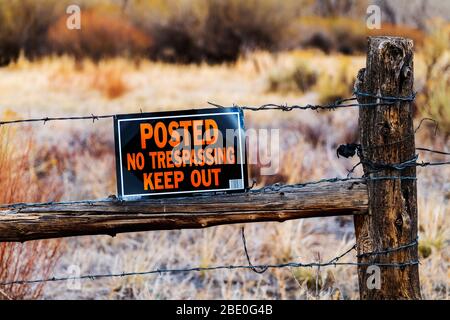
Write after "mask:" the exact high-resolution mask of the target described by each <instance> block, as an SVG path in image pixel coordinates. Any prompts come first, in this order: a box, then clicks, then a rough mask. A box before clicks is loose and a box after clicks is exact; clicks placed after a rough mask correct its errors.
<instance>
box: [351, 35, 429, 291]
mask: <svg viewBox="0 0 450 320" xmlns="http://www.w3.org/2000/svg"><path fill="white" fill-rule="evenodd" d="M413 82H414V75H413V42H412V41H411V40H408V39H404V38H397V37H373V38H369V49H368V54H367V65H366V68H365V69H362V70H361V71H360V72H359V74H358V79H357V82H356V84H355V87H356V89H357V90H358V91H360V92H365V93H370V94H375V95H382V96H394V97H406V96H411V95H412V94H413ZM358 102H359V103H373V102H377V101H376V99H374V98H370V97H361V96H360V97H359V98H358ZM359 132H360V142H361V146H362V158H363V159H364V160H365V161H368V162H370V163H377V164H380V163H381V164H396V163H402V162H404V161H407V160H410V159H411V158H413V157H414V155H415V144H414V128H413V115H412V103H411V102H409V101H405V102H397V103H396V104H394V105H392V104H391V105H381V106H376V107H360V110H359ZM371 171H373V168H371V166H370V165H367V163H366V165H364V172H365V174H368V175H370V176H372V177H376V176H408V177H415V176H416V169H415V167H411V168H407V169H405V170H401V171H400V170H393V169H383V170H381V171H378V172H376V173H372V174H371V173H370V172H371ZM368 195H369V215H367V216H364V217H355V233H356V238H357V245H358V253H359V254H361V253H366V252H370V251H380V250H384V249H386V248H394V247H398V246H401V245H405V244H408V243H410V242H411V241H413V240H414V239H415V238H416V237H417V187H416V181H415V180H400V179H395V180H369V181H368ZM417 249H418V248H417V246H416V247H412V248H409V249H407V250H401V251H398V252H393V253H390V254H386V255H378V256H371V257H364V258H360V259H359V262H363V263H394V262H409V261H415V260H417V259H418V250H417ZM366 269H367V267H365V266H360V267H359V268H358V276H359V285H360V295H361V298H362V299H420V297H421V296H420V286H419V273H418V266H417V265H414V266H408V267H405V268H381V289H380V290H370V289H368V287H367V280H368V277H369V276H370V275H371V274H367V273H366Z"/></svg>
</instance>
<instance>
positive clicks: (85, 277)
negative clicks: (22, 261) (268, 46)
mask: <svg viewBox="0 0 450 320" xmlns="http://www.w3.org/2000/svg"><path fill="white" fill-rule="evenodd" d="M241 230H243V229H241ZM241 232H242V240H243V245H244V251H245V254H246V258H247V262H248V265H216V266H211V267H185V268H173V269H171V268H163V269H152V270H148V271H132V272H121V273H100V274H86V275H80V276H61V277H56V276H55V277H50V278H41V279H31V280H13V281H5V282H0V287H4V286H12V285H25V284H37V283H46V282H62V281H72V280H98V279H102V278H117V277H121V278H123V277H131V276H144V275H153V274H159V275H163V274H173V273H189V272H204V271H214V270H252V271H254V272H257V273H264V272H266V271H267V270H269V269H281V268H313V267H317V268H321V267H330V266H334V267H336V266H371V265H376V266H379V267H387V268H405V267H408V266H414V265H418V264H419V263H420V261H419V260H411V261H406V262H393V263H378V262H372V263H368V262H339V260H340V259H342V258H343V257H345V256H347V255H348V254H349V253H350V252H352V251H353V250H356V249H357V246H356V244H354V245H353V246H352V247H351V248H349V249H347V250H346V251H344V252H343V253H341V254H339V255H338V256H336V257H335V258H333V259H331V260H329V261H328V262H324V263H321V262H310V263H301V262H286V263H279V264H261V265H253V264H252V263H251V260H250V256H249V254H248V250H247V245H246V242H245V234H244V231H241ZM413 242H414V243H416V242H417V239H415V240H414V241H413ZM414 245H416V244H414ZM411 246H412V244H406V245H403V246H399V247H396V248H390V249H388V250H390V252H394V251H399V250H405V249H407V248H410V247H411ZM365 254H370V255H381V254H386V252H385V251H380V252H369V253H365Z"/></svg>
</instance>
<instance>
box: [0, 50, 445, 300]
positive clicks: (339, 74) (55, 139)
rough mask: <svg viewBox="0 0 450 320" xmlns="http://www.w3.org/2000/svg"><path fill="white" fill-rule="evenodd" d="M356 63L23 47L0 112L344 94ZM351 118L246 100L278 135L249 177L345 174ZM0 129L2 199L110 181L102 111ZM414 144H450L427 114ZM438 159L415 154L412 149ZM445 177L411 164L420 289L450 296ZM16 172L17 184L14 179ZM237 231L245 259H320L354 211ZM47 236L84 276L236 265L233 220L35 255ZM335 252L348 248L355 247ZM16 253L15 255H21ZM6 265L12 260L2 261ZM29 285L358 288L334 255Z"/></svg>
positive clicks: (419, 64)
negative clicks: (222, 267)
mask: <svg viewBox="0 0 450 320" xmlns="http://www.w3.org/2000/svg"><path fill="white" fill-rule="evenodd" d="M364 65H365V57H363V56H341V55H337V54H336V55H324V54H322V53H320V52H318V51H294V52H286V53H279V54H271V53H267V52H256V53H253V54H249V55H247V56H243V57H241V58H240V59H239V60H238V61H237V62H236V63H233V64H220V65H214V66H211V65H207V64H198V65H197V64H192V65H176V64H165V63H158V62H149V61H147V60H143V61H136V62H132V61H129V60H126V59H121V58H117V59H111V60H102V61H100V62H99V63H98V64H95V63H93V62H90V61H89V60H84V61H82V62H75V60H73V59H72V58H69V57H64V56H63V57H59V58H55V57H47V58H43V59H40V60H37V61H34V62H30V61H28V60H27V59H25V58H21V59H19V61H18V62H17V63H14V64H11V65H9V66H8V67H4V68H1V69H0V118H1V119H16V118H29V117H42V116H68V115H90V114H92V113H93V114H96V115H99V114H114V113H134V112H140V111H141V110H142V111H144V112H152V111H160V110H175V109H189V108H205V107H208V104H207V101H212V102H215V103H218V104H221V105H232V104H238V105H259V104H263V103H269V102H273V103H288V104H306V103H323V102H325V101H329V100H330V99H333V98H334V97H340V96H349V95H350V94H351V86H352V82H353V78H354V76H355V75H356V73H357V71H358V70H359V68H361V67H363V66H364ZM415 66H416V70H415V72H416V86H420V85H423V83H422V82H423V80H421V79H422V78H423V74H424V72H425V71H424V70H425V69H426V66H425V62H424V59H423V57H422V56H421V55H420V54H417V55H416V64H415ZM291 70H294V71H295V70H299V72H300V73H299V74H300V76H302V75H305V74H308V73H311V72H312V73H314V76H312V78H314V77H316V78H317V79H316V81H312V82H314V83H311V84H310V85H309V84H308V82H307V81H306V80H307V79H308V78H306V80H305V81H306V82H305V81H303V80H302V82H301V83H302V84H304V83H306V84H305V86H306V87H305V88H304V90H303V91H304V92H302V91H301V90H298V88H294V89H293V86H294V87H295V86H296V85H297V86H298V81H297V82H295V81H296V80H295V79H296V78H295V75H293V73H292V71H291ZM292 78H293V79H294V80H292ZM303 78H305V77H303ZM303 78H301V79H303ZM292 81H294V82H295V83H294V84H293V83H292ZM418 108H420V105H419V106H418ZM357 118H358V114H357V109H351V110H339V111H334V112H320V113H318V112H315V111H292V112H282V111H264V112H255V113H252V112H249V111H247V112H246V113H245V121H246V127H247V128H278V129H280V133H281V136H280V158H281V159H282V160H281V165H282V168H281V169H280V172H279V173H278V174H277V175H276V176H268V177H261V176H259V174H258V170H257V168H255V169H254V170H251V173H252V177H251V178H255V179H257V182H258V184H257V186H256V187H261V186H262V185H264V184H267V183H273V182H283V183H295V182H306V181H309V180H316V179H320V178H331V177H335V176H345V175H346V174H347V170H349V169H350V168H351V167H352V166H353V165H354V164H355V163H356V161H357V160H356V159H342V158H340V159H338V158H337V157H336V151H335V150H336V148H337V146H338V145H339V144H342V143H350V142H355V139H357V120H358V119H357ZM418 120H420V118H417V119H416V123H415V124H416V125H417V124H418ZM437 120H439V119H437ZM0 129H1V136H0V143H1V149H2V150H3V151H2V154H4V155H5V154H7V155H8V156H3V158H2V159H3V160H1V159H0V168H1V169H2V170H1V171H2V173H0V174H1V175H2V181H3V182H0V188H3V190H2V192H3V193H5V195H3V196H2V197H3V198H2V199H1V200H2V202H16V201H45V200H54V199H61V200H78V199H94V198H104V197H107V196H108V195H110V194H115V193H116V190H115V162H114V161H115V160H114V140H113V139H114V137H113V130H112V121H111V120H100V121H97V122H95V123H92V121H70V122H64V121H63V122H49V123H46V124H45V125H44V124H42V123H39V124H33V125H16V126H8V128H6V126H4V127H2V128H0ZM416 145H417V146H421V147H428V148H431V149H437V150H447V151H448V150H449V144H448V135H446V134H443V133H442V130H441V131H440V133H438V134H437V135H434V128H433V127H430V126H427V125H424V126H423V127H422V128H421V129H420V130H419V131H418V132H417V136H416ZM5 158H7V159H5ZM21 159H22V160H21ZM23 159H25V160H23ZM444 159H446V158H444V157H443V156H439V155H434V156H431V155H430V154H426V153H420V160H424V161H428V160H435V161H442V160H444ZM21 161H22V162H23V163H22V162H21ZM360 173H361V171H358V172H357V173H355V175H358V174H360ZM449 176H450V168H449V167H448V166H445V167H437V168H433V169H430V168H423V169H422V168H418V178H419V180H418V194H419V197H418V204H419V217H420V218H419V227H420V248H419V251H420V256H421V265H420V280H421V286H422V292H423V296H424V298H427V299H448V297H449V282H450V270H449V262H450V252H449V249H448V245H449V242H450V219H449V211H450V210H449V208H450V206H449V198H450V184H449V181H448V177H449ZM8 179H9V180H8ZM18 180H20V181H22V182H21V183H19V184H17V181H18ZM6 181H12V182H9V184H8V183H7V182H6ZM23 181H24V182H23ZM13 182H14V183H16V184H17V186H16V187H17V189H16V192H17V194H16V195H7V194H6V193H7V192H6V190H7V189H10V188H11V183H13ZM245 229H246V236H247V243H248V249H249V253H250V255H251V257H252V259H253V263H255V264H256V263H261V264H265V263H280V262H286V261H290V260H299V261H302V262H310V261H319V260H320V261H326V260H328V259H330V258H332V257H334V256H336V255H337V254H338V253H340V252H343V251H345V250H346V249H348V248H349V247H351V246H352V245H353V243H354V241H355V239H354V234H353V221H352V218H351V217H348V218H337V217H330V218H321V219H305V220H299V221H289V222H284V223H257V224H249V225H246V226H245ZM55 243H58V245H59V249H58V252H59V253H60V254H61V257H60V259H59V260H58V261H57V263H56V265H55V266H51V268H50V273H51V274H52V275H67V273H68V269H69V268H70V266H71V265H75V266H78V267H79V268H80V271H81V273H82V274H86V273H108V272H113V273H114V272H118V273H120V272H123V271H144V270H149V269H156V268H163V267H167V268H171V267H173V268H176V267H184V266H204V267H205V266H212V265H217V264H246V259H245V255H244V251H243V246H242V241H241V238H240V226H239V225H233V226H221V227H213V228H208V229H204V230H179V231H161V232H142V233H132V234H121V235H117V236H116V237H114V238H111V237H109V236H87V237H77V238H68V239H63V240H55V241H53V242H50V243H46V244H45V245H43V247H42V248H41V249H40V251H38V252H34V254H35V255H45V254H46V253H48V252H50V251H51V250H50V249H51V248H54V246H55ZM32 245H33V243H25V244H16V245H14V246H13V249H14V250H22V251H21V252H25V253H26V252H27V250H38V249H39V248H38V249H36V247H35V248H34V249H27V247H31V246H32ZM46 246H47V247H46ZM46 248H48V249H46ZM28 254H29V252H28ZM345 259H346V260H344V261H355V260H356V259H355V258H354V257H353V256H349V257H346V258H345ZM14 263H16V264H17V265H19V266H20V264H21V263H23V262H21V261H17V262H14ZM43 264H45V261H41V262H35V263H34V265H33V266H32V267H31V269H32V271H30V272H28V273H26V275H27V277H40V276H42V275H43V274H44V273H45V272H48V270H47V269H48V267H47V268H44V267H43ZM14 265H15V264H14ZM12 266H13V263H11V264H10V265H9V266H7V267H12ZM44 270H47V271H45V272H44ZM20 275H21V274H20V272H19V273H18V274H12V275H11V277H12V278H15V279H16V278H20ZM15 290H17V289H14V288H5V290H3V291H0V298H1V297H2V296H3V298H5V297H6V298H7V297H9V298H14V297H15V294H18V293H17V292H16V291H15ZM30 292H33V290H30V291H29V292H28V293H26V295H28V296H30V295H32V294H31V293H30ZM26 295H25V296H26ZM39 297H40V298H44V299H49V298H51V299H67V298H68V299H80V298H86V299H94V298H95V299H357V298H358V288H357V274H356V267H347V266H345V267H343V266H338V267H329V268H321V269H319V270H318V269H280V270H269V271H267V272H266V273H264V274H256V273H254V272H252V271H251V270H249V271H231V270H230V271H228V270H226V271H211V272H200V273H186V274H184V273H180V274H171V275H152V276H135V277H124V278H115V279H100V280H95V281H93V280H86V281H82V282H81V289H71V288H70V287H68V286H67V284H66V283H64V282H62V283H51V284H48V285H46V286H45V287H43V288H42V293H41V295H40V296H39Z"/></svg>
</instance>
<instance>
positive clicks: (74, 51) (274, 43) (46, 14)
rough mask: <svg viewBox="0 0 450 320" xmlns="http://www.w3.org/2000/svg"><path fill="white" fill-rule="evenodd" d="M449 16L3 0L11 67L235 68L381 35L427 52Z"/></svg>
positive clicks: (329, 4) (350, 46) (416, 9)
mask: <svg viewBox="0 0 450 320" xmlns="http://www.w3.org/2000/svg"><path fill="white" fill-rule="evenodd" d="M370 3H376V4H378V5H379V6H380V7H381V8H382V12H383V15H382V19H383V28H382V30H369V29H367V28H366V25H365V24H366V9H367V7H368V5H369V4H370ZM427 3H428V5H426V4H427ZM430 3H432V5H430ZM69 4H78V5H79V6H80V7H81V11H82V13H83V16H82V28H81V30H80V31H79V32H71V30H68V29H67V28H66V19H67V14H66V12H65V8H66V7H67V6H68V5H69ZM449 11H450V4H449V3H448V2H445V1H433V0H432V1H423V0H422V1H418V0H413V1H405V0H400V1H368V0H362V1H354V0H341V1H335V0H318V1H310V0H286V1H277V0H248V1H238V0H198V1H187V0H89V1H87V0H78V1H68V0H40V1H35V0H0V48H1V50H2V51H1V56H2V59H3V63H7V62H8V61H11V60H15V59H17V58H18V56H19V54H20V52H21V51H22V52H23V54H24V55H25V56H26V57H29V58H35V57H38V56H41V55H46V54H51V53H58V54H61V53H68V54H71V55H75V56H77V57H84V56H88V57H91V58H93V59H100V58H101V57H105V56H106V57H107V56H116V55H125V56H131V57H135V56H138V57H148V58H152V59H158V60H165V61H173V62H183V63H191V62H200V61H208V62H213V63H217V62H223V61H235V60H236V59H237V58H238V57H239V55H240V54H242V53H245V52H247V51H251V50H255V49H264V50H271V51H279V50H287V49H297V48H305V47H312V48H318V49H320V50H323V51H324V52H326V53H330V52H341V53H344V54H354V53H360V52H364V51H365V47H366V37H367V36H368V35H377V34H379V33H382V34H383V35H401V36H404V37H409V38H412V39H413V40H415V43H416V45H418V46H421V45H423V42H424V37H425V35H426V33H427V32H429V31H430V26H429V20H430V19H431V17H432V18H433V19H435V18H436V17H437V16H441V18H442V19H444V20H447V21H448V19H449V18H450V17H449Z"/></svg>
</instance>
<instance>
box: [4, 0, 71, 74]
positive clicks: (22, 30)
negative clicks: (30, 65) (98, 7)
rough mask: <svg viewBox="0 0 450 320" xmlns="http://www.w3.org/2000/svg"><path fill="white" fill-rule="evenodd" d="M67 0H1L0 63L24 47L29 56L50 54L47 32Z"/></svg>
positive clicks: (13, 58)
mask: <svg viewBox="0 0 450 320" xmlns="http://www.w3.org/2000/svg"><path fill="white" fill-rule="evenodd" d="M66 3H67V1H66V0H62V1H54V0H41V1H35V0H0V66H1V65H5V64H8V63H9V62H11V61H15V60H16V59H17V58H18V57H19V53H20V51H21V50H23V51H24V53H25V55H26V56H27V57H29V58H32V57H36V56H38V55H40V54H44V53H47V52H48V51H47V44H46V36H45V34H46V32H47V29H48V27H49V26H50V25H51V24H52V23H53V22H54V21H55V20H56V19H57V14H58V13H59V12H64V9H63V8H64V5H65V4H66Z"/></svg>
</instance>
